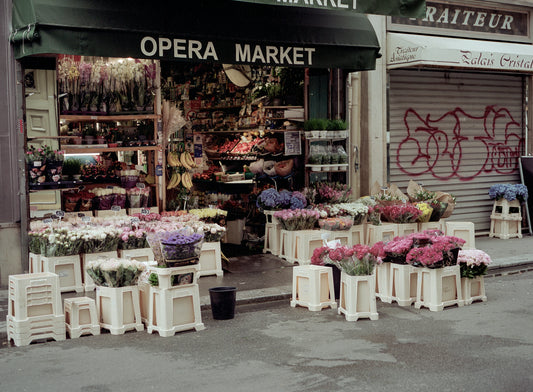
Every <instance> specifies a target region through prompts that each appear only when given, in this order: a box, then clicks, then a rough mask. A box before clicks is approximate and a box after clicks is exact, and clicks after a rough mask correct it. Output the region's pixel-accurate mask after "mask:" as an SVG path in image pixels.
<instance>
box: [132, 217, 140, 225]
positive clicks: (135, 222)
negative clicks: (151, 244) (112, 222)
mask: <svg viewBox="0 0 533 392" xmlns="http://www.w3.org/2000/svg"><path fill="white" fill-rule="evenodd" d="M139 222H140V219H139V218H137V217H136V216H134V217H133V218H131V223H132V224H134V225H135V224H138V223H139Z"/></svg>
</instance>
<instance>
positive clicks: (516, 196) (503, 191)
mask: <svg viewBox="0 0 533 392" xmlns="http://www.w3.org/2000/svg"><path fill="white" fill-rule="evenodd" d="M489 197H490V198H491V199H496V200H500V199H506V200H507V201H513V200H518V201H520V202H524V201H526V200H527V198H528V191H527V187H526V186H525V185H523V184H495V185H492V186H491V187H490V189H489Z"/></svg>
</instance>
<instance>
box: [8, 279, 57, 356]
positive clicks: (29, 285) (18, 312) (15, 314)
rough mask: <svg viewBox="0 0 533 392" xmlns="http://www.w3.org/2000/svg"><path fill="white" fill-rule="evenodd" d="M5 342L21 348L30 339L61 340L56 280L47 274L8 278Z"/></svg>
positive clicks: (28, 342) (29, 341) (30, 340)
mask: <svg viewBox="0 0 533 392" xmlns="http://www.w3.org/2000/svg"><path fill="white" fill-rule="evenodd" d="M6 319H7V320H6V321H7V340H8V342H9V341H10V340H13V342H14V343H15V345H16V346H25V345H28V344H30V343H31V342H32V341H34V340H38V339H46V338H52V339H55V340H65V339H66V332H65V331H66V330H65V316H64V314H63V308H62V306H61V291H60V287H59V277H58V276H57V275H56V274H54V273H50V272H40V273H35V274H20V275H10V276H9V290H8V314H7V318H6Z"/></svg>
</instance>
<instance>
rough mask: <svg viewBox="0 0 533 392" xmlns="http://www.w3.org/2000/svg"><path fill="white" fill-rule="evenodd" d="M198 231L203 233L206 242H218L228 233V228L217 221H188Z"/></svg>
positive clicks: (188, 224)
mask: <svg viewBox="0 0 533 392" xmlns="http://www.w3.org/2000/svg"><path fill="white" fill-rule="evenodd" d="M187 226H189V227H191V228H192V229H193V230H194V231H195V232H196V233H200V234H203V236H204V242H218V241H220V240H221V239H222V237H223V236H224V234H225V233H226V228H225V227H224V226H221V225H219V224H217V223H206V222H202V221H198V222H190V223H187Z"/></svg>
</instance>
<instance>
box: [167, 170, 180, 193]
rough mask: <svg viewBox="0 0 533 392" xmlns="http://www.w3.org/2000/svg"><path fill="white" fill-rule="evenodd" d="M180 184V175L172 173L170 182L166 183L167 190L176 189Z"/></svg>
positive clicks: (175, 172)
mask: <svg viewBox="0 0 533 392" xmlns="http://www.w3.org/2000/svg"><path fill="white" fill-rule="evenodd" d="M180 182H181V174H180V173H179V172H178V171H173V172H172V176H171V177H170V180H169V181H168V183H167V189H172V188H176V187H177V186H178V185H179V184H180Z"/></svg>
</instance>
